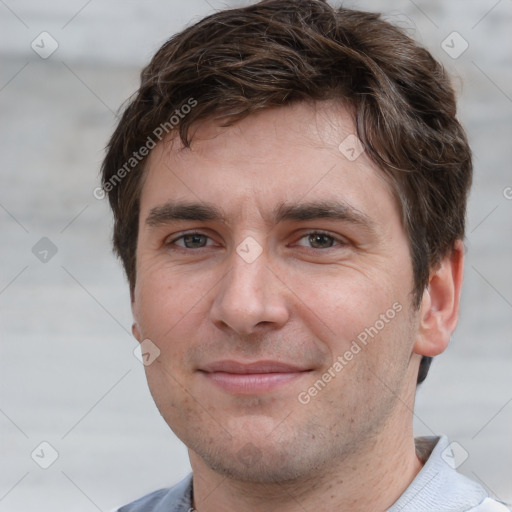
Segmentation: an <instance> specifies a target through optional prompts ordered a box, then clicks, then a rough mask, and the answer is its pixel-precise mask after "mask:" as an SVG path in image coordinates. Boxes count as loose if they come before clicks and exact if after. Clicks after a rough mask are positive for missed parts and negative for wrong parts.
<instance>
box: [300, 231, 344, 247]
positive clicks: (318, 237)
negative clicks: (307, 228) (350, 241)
mask: <svg viewBox="0 0 512 512" xmlns="http://www.w3.org/2000/svg"><path fill="white" fill-rule="evenodd" d="M301 240H305V241H306V242H305V243H306V244H309V246H310V247H312V248H313V249H329V248H330V247H333V246H334V245H335V244H336V242H338V245H346V242H344V241H343V240H340V239H339V238H335V237H334V236H332V235H329V234H327V233H323V232H321V231H312V232H311V233H308V234H307V235H304V236H303V237H301V238H300V239H299V242H298V245H304V244H303V243H300V242H301Z"/></svg>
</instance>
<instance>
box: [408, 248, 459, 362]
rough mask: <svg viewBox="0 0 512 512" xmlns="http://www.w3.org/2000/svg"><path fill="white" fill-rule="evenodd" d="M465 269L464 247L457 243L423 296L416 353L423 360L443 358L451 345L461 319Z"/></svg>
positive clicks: (415, 346) (433, 276) (432, 277)
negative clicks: (436, 357)
mask: <svg viewBox="0 0 512 512" xmlns="http://www.w3.org/2000/svg"><path fill="white" fill-rule="evenodd" d="M463 267H464V244H463V243H462V241H461V240H458V241H457V242H455V244H454V246H453V249H452V251H451V252H450V254H447V255H446V256H445V257H444V258H443V260H442V261H441V263H440V264H439V266H438V267H437V268H436V269H435V270H432V272H431V274H430V278H429V284H428V286H427V288H426V289H425V290H424V292H423V297H422V300H421V306H420V311H419V328H418V336H417V339H416V343H415V344H414V352H416V353H417V354H420V355H422V356H429V357H433V356H437V355H439V354H441V353H442V352H443V351H444V350H445V349H446V347H447V346H448V343H449V341H450V337H451V335H452V333H453V331H454V330H455V327H456V325H457V321H458V318H459V302H460V291H461V287H462V276H463Z"/></svg>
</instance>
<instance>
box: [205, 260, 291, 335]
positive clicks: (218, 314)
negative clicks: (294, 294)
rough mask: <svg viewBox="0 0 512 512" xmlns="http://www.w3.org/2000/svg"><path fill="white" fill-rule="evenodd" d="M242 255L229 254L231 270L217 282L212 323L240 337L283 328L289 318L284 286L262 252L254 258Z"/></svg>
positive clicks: (212, 308)
mask: <svg viewBox="0 0 512 512" xmlns="http://www.w3.org/2000/svg"><path fill="white" fill-rule="evenodd" d="M242 256H243V255H242ZM242 256H240V254H239V253H237V252H235V251H233V254H232V255H231V258H230V262H229V264H230V270H229V272H228V273H227V274H226V275H225V277H224V278H223V279H222V280H221V282H220V283H219V288H218V289H217V290H218V291H217V295H216V296H215V299H214V301H213V304H212V307H211V312H210V314H211V319H212V321H213V323H214V324H215V325H216V326H217V327H219V328H220V329H224V330H225V329H231V330H232V331H235V332H236V333H237V334H239V335H241V336H247V335H249V334H252V333H255V332H257V331H258V330H261V329H262V328H268V327H274V328H278V327H282V326H283V325H284V324H286V322H287V321H288V318H289V303H288V300H287V297H286V295H287V294H286V287H285V286H284V284H283V282H282V280H281V279H280V278H279V277H277V276H276V273H274V270H273V269H272V268H271V265H270V264H269V261H268V258H267V257H266V255H265V252H263V253H262V254H261V255H260V256H259V257H258V258H257V259H256V260H254V261H250V260H246V259H244V258H243V257H242Z"/></svg>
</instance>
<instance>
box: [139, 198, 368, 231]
mask: <svg viewBox="0 0 512 512" xmlns="http://www.w3.org/2000/svg"><path fill="white" fill-rule="evenodd" d="M317 219H333V220H340V221H343V222H348V223H350V224H355V225H358V226H360V227H363V228H365V229H366V230H367V231H374V228H375V222H374V221H373V220H372V219H371V218H370V217H368V215H366V214H365V213H363V212H361V211H360V210H358V209H357V208H355V207H353V206H351V205H349V204H348V203H345V202H340V201H332V200H326V201H313V202H307V203H296V204H284V203H283V204H281V205H280V206H278V207H277V208H276V209H275V210H274V212H273V214H272V221H273V223H274V224H279V223H280V222H285V221H296V222H303V221H308V220H317ZM182 220H193V221H201V222H206V221H218V222H219V221H220V222H224V223H225V222H226V221H227V217H226V215H225V214H224V213H223V211H222V210H221V209H219V208H218V207H216V206H215V205H212V204H209V203H197V202H168V203H165V204H162V205H159V206H156V207H154V208H152V209H151V210H150V212H149V215H148V217H147V218H146V224H147V225H148V226H151V227H158V226H161V225H164V224H168V223H171V222H173V221H182Z"/></svg>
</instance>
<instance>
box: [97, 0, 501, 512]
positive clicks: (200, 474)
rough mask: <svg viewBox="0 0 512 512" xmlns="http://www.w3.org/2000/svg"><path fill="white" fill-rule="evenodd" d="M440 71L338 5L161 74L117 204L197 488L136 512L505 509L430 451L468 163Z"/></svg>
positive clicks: (206, 43) (114, 186)
mask: <svg viewBox="0 0 512 512" xmlns="http://www.w3.org/2000/svg"><path fill="white" fill-rule="evenodd" d="M455 114H456V108H455V99H454V93H453V90H452V88H451V86H450V82H449V79H448V77H447V76H446V74H445V72H444V70H443V69H442V67H441V66H440V65H439V64H438V63H437V62H436V61H435V60H434V59H433V58H432V57H431V55H430V54H429V53H428V52H427V51H426V50H424V49H422V48H420V47H419V46H417V45H416V43H414V42H413V41H412V40H411V39H410V38H408V37H407V36H406V35H404V34H403V33H402V32H401V31H400V30H398V29H396V28H394V27H393V26H391V25H390V24H388V23H387V22H385V21H383V20H382V19H381V18H380V17H379V16H378V15H375V14H370V13H365V12H358V11H353V10H349V9H343V8H342V9H339V10H334V9H333V8H331V7H330V6H329V5H328V4H327V3H325V2H322V1H320V0H299V1H297V0H270V1H264V2H261V3H258V4H255V5H252V6H249V7H246V8H241V9H233V10H226V11H222V12H218V13H216V14H214V15H212V16H209V17H208V18H206V19H204V20H202V21H200V22H199V23H197V24H196V25H194V26H191V27H190V28H188V29H186V30H185V31H183V32H182V33H180V34H178V35H176V36H174V37H173V38H171V39H170V40H169V41H168V42H167V43H165V44H164V45H163V47H162V48H161V49H160V50H159V51H158V52H157V54H156V55H155V57H154V58H153V60H152V62H151V63H150V64H149V65H148V66H147V67H146V68H145V69H144V70H143V72H142V75H141V86H140V89H139V91H138V93H137V95H136V96H135V97H134V98H133V99H132V101H131V103H130V104H129V105H128V106H127V108H126V110H125V112H124V114H123V116H122V118H121V120H120V122H119V125H118V127H117V129H116V131H115V133H114V135H113V136H112V139H111V141H110V144H109V147H108V152H107V155H106V158H105V161H104V164H103V188H104V190H105V192H106V193H108V196H109V201H110V204H111V206H112V209H113V213H114V220H115V226H114V247H115V250H116V251H117V253H118V255H119V256H120V257H121V259H122V261H123V264H124V267H125V270H126V273H127V276H128V280H129V284H130V291H131V300H132V309H133V316H134V324H133V334H134V336H135V337H136V338H137V340H138V341H139V342H140V343H141V345H142V348H143V352H144V353H145V354H146V356H145V357H146V359H145V368H146V375H147V379H148V384H149V388H150V390H151V393H152V396H153V398H154V400H155V403H156V405H157V407H158V409H159V410H160V413H161V414H162V416H163V418H164V419H165V421H166V422H167V423H168V424H169V426H170V427H171V428H172V430H173V431H174V432H175V433H176V435H177V436H178V437H179V438H180V439H181V440H182V441H183V442H184V443H185V444H186V445H187V447H188V449H189V454H190V461H191V466H192V470H193V476H191V477H189V478H187V479H186V480H185V481H183V482H182V483H180V484H179V485H178V486H176V487H174V488H172V489H163V490H160V491H156V492H154V493H152V494H150V495H148V496H145V497H143V498H141V499H140V500H138V501H135V502H133V503H132V504H130V505H126V506H124V507H122V508H121V509H119V510H120V511H122V512H128V511H130V512H134V511H154V512H163V511H191V510H197V511H199V512H223V511H235V510H243V511H258V512H259V511H265V512H267V511H274V510H279V511H281V512H292V511H303V510H308V511H315V512H322V511H332V510H340V511H341V510H349V511H365V512H367V511H384V510H390V511H393V512H397V511H429V512H439V511H470V510H471V511H473V512H484V511H502V510H507V509H506V508H505V507H504V505H501V504H499V503H498V502H496V501H494V500H492V499H490V498H489V497H488V496H487V493H486V492H485V490H484V489H483V488H482V487H481V486H479V485H478V484H476V483H474V482H472V481H470V480H468V479H466V478H465V477H463V476H462V475H459V474H458V473H457V472H456V471H455V470H454V469H453V468H452V467H450V465H449V463H447V462H446V460H449V457H447V456H446V455H447V454H450V445H449V441H448V440H447V439H446V438H445V437H442V438H422V439H417V440H416V441H415V440H414V437H413V432H412V413H413V409H414V397H415V391H416V386H417V384H418V383H420V382H422V381H423V379H424V378H425V377H426V375H427V372H428V367H429V364H430V361H431V358H432V357H434V356H436V355H438V354H440V353H441V352H443V351H444V349H445V348H446V346H447V344H448V342H449V339H450V335H451V333H452V332H453V330H454V329H455V326H456V323H457V319H458V311H459V297H460V290H461V284H462V274H463V259H464V249H463V242H462V240H463V237H464V222H465V209H466V199H467V194H468V190H469V186H470V182H471V171H472V166H471V153H470V149H469V147H468V144H467V140H466V137H465V134H464V131H463V129H462V128H461V126H460V125H459V123H458V121H457V120H456V117H455Z"/></svg>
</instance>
